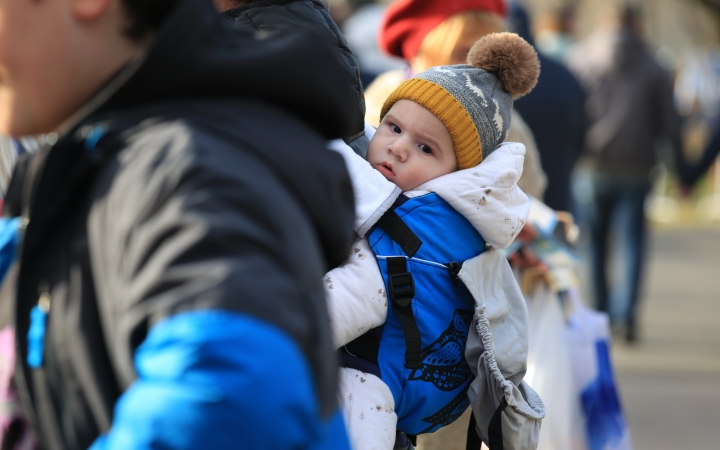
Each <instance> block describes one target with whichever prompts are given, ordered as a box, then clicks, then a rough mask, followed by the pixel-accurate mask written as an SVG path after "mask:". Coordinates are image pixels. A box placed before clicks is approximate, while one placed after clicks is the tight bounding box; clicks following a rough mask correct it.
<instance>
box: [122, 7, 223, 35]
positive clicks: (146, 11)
mask: <svg viewBox="0 0 720 450" xmlns="http://www.w3.org/2000/svg"><path fill="white" fill-rule="evenodd" d="M178 1H179V0H122V3H123V5H124V6H125V12H126V13H127V15H128V18H129V20H130V22H129V25H128V27H127V29H126V30H125V33H126V34H127V35H128V36H129V37H130V38H132V39H142V38H144V37H145V36H147V35H148V34H149V33H151V32H153V31H155V30H156V29H157V28H158V27H159V26H160V24H161V23H162V21H163V19H165V17H166V16H167V15H168V13H169V12H170V11H171V10H172V8H173V7H174V6H175V4H177V3H178ZM207 1H210V0H207Z"/></svg>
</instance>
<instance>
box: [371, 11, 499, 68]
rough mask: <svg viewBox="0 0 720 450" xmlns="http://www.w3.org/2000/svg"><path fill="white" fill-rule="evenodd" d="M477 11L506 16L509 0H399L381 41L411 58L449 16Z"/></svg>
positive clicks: (382, 45) (392, 51)
mask: <svg viewBox="0 0 720 450" xmlns="http://www.w3.org/2000/svg"><path fill="white" fill-rule="evenodd" d="M474 10H481V11H488V12H491V13H495V14H497V15H499V16H502V17H505V14H506V11H507V8H506V6H505V0H396V1H395V2H393V3H392V4H390V6H388V8H387V10H386V11H385V14H384V15H383V20H382V23H381V24H380V34H379V36H378V43H379V44H380V48H382V49H383V50H384V51H386V52H387V53H389V54H391V55H393V56H397V57H400V58H404V59H405V60H406V61H410V60H411V59H412V58H414V57H415V55H416V54H417V52H418V50H420V45H422V42H423V40H424V39H425V37H426V36H427V35H428V34H429V33H430V32H431V31H432V30H433V29H434V28H435V27H437V26H438V25H440V24H441V23H443V22H444V21H445V19H447V18H448V17H450V16H454V15H455V14H458V13H461V12H465V11H474Z"/></svg>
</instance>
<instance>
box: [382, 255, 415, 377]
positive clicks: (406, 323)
mask: <svg viewBox="0 0 720 450" xmlns="http://www.w3.org/2000/svg"><path fill="white" fill-rule="evenodd" d="M387 272H388V290H389V292H388V294H389V296H390V300H392V305H393V311H395V313H396V314H397V315H398V317H399V318H400V325H402V330H403V336H404V337H405V367H406V368H408V369H420V368H421V367H422V359H421V358H420V352H421V350H422V342H421V341H420V330H419V329H418V326H417V322H416V321H415V316H414V315H413V312H412V302H411V301H412V299H413V297H414V296H415V282H414V281H413V276H412V274H411V273H410V272H408V270H407V259H406V258H404V257H402V256H400V257H389V258H387Z"/></svg>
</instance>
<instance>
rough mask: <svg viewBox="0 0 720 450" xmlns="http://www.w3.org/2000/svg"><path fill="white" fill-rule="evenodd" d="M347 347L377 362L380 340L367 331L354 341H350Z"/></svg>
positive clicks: (362, 356)
mask: <svg viewBox="0 0 720 450" xmlns="http://www.w3.org/2000/svg"><path fill="white" fill-rule="evenodd" d="M345 349H346V350H347V351H348V352H349V353H350V354H351V355H355V356H359V357H361V358H362V359H365V360H367V361H370V362H371V363H374V364H377V362H378V353H379V352H380V341H379V340H378V339H377V338H375V337H374V336H370V335H369V334H367V333H365V334H363V335H362V336H360V337H359V338H357V339H355V340H354V341H352V342H349V343H348V344H347V345H346V346H345Z"/></svg>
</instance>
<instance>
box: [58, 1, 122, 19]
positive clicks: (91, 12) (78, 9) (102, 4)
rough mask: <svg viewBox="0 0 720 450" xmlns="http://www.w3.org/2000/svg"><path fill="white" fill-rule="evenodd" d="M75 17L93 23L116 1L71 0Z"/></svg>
mask: <svg viewBox="0 0 720 450" xmlns="http://www.w3.org/2000/svg"><path fill="white" fill-rule="evenodd" d="M69 1H70V3H71V7H72V13H73V16H74V17H75V18H76V19H78V20H81V21H93V20H96V19H98V18H99V17H101V16H102V15H103V14H104V13H105V12H106V11H107V10H108V9H109V8H110V6H111V5H112V3H113V1H114V0H69Z"/></svg>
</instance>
